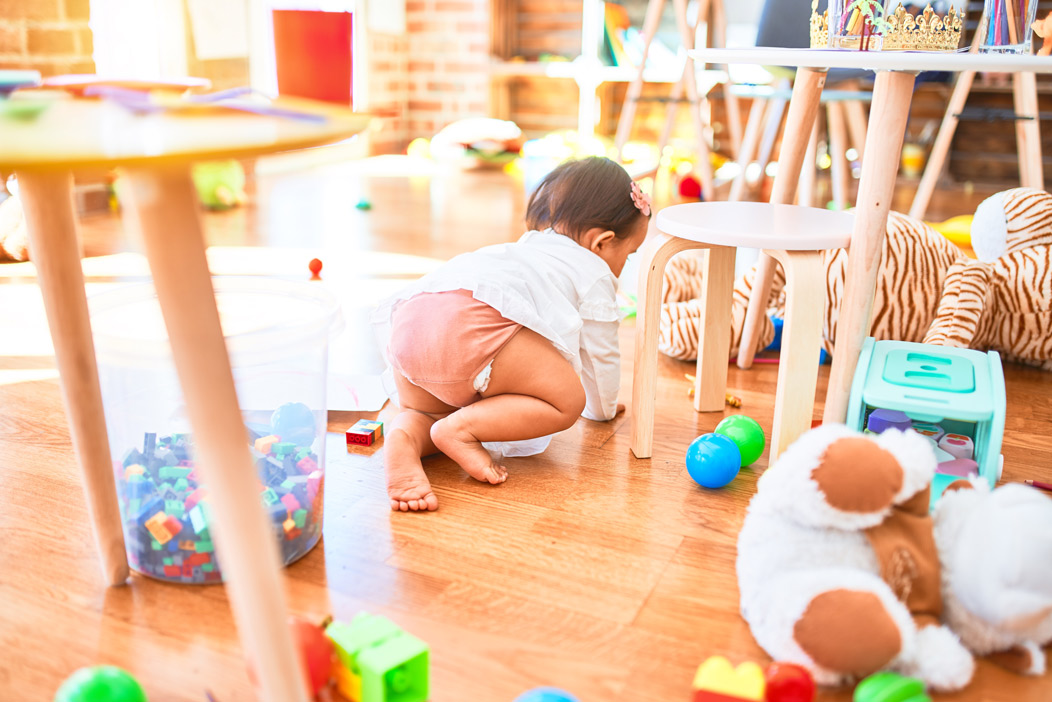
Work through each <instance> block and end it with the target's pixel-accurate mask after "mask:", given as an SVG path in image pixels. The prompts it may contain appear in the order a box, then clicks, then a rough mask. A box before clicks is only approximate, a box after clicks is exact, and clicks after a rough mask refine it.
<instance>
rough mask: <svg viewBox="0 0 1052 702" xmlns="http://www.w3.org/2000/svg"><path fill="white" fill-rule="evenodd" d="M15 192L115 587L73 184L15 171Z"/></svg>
mask: <svg viewBox="0 0 1052 702" xmlns="http://www.w3.org/2000/svg"><path fill="white" fill-rule="evenodd" d="M18 186H19V189H20V198H21V200H22V209H23V212H24V213H25V219H26V230H27V233H28V235H29V249H30V258H31V259H32V261H33V263H34V265H35V266H36V268H37V281H38V283H39V284H40V292H41V295H42V296H43V298H44V310H45V311H46V312H47V320H48V327H49V328H50V329H51V339H52V341H53V342H54V345H55V361H56V363H57V364H58V370H59V382H60V383H61V386H62V399H63V400H64V402H65V405H66V416H67V417H69V430H70V435H71V438H72V439H73V448H74V450H75V451H76V455H77V462H78V463H79V464H80V472H81V479H82V481H83V483H84V496H85V497H86V498H87V503H88V517H89V519H91V527H92V533H93V534H94V536H95V548H96V550H97V551H98V553H99V560H100V561H101V566H102V575H103V578H104V579H105V581H106V584H107V585H121V584H123V583H124V582H125V581H126V580H127V579H128V560H127V555H126V553H125V550H124V533H123V531H122V530H121V514H120V507H119V506H118V504H117V488H116V484H115V481H114V477H113V463H112V462H111V459H110V444H109V439H108V437H107V434H106V419H105V416H104V415H103V411H102V391H101V389H100V387H99V376H98V370H97V367H96V365H95V345H94V342H93V341H92V337H91V322H90V320H89V317H88V301H87V297H86V296H85V294H84V274H83V271H82V270H81V267H80V255H79V251H80V245H79V243H78V237H77V230H76V224H75V218H74V214H73V176H72V175H71V174H70V173H61V172H53V173H37V172H32V171H21V172H19V173H18Z"/></svg>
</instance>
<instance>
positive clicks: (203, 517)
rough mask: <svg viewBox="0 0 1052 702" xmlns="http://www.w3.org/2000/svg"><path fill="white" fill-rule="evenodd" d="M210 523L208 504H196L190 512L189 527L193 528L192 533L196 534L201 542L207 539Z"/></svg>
mask: <svg viewBox="0 0 1052 702" xmlns="http://www.w3.org/2000/svg"><path fill="white" fill-rule="evenodd" d="M211 521H212V517H211V515H210V514H209V511H208V503H206V502H198V503H197V504H196V505H194V508H193V509H192V510H190V525H191V526H193V528H194V533H195V534H197V536H198V538H200V539H202V540H205V539H208V538H209V535H208V524H209V522H211Z"/></svg>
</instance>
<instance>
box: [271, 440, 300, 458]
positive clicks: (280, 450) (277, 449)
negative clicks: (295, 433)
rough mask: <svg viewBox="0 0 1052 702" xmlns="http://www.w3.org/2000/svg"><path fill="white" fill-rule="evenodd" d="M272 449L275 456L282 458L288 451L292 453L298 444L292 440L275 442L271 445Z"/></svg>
mask: <svg viewBox="0 0 1052 702" xmlns="http://www.w3.org/2000/svg"><path fill="white" fill-rule="evenodd" d="M270 450H271V452H272V453H273V454H274V455H275V456H278V457H279V458H280V457H281V456H284V455H285V454H286V453H292V452H293V451H295V450H296V444H294V443H292V442H291V441H282V442H281V443H280V444H274V445H273V446H271V447H270Z"/></svg>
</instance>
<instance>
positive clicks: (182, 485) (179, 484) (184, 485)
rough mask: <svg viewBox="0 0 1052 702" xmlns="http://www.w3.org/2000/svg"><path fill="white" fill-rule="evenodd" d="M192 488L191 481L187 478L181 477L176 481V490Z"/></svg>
mask: <svg viewBox="0 0 1052 702" xmlns="http://www.w3.org/2000/svg"><path fill="white" fill-rule="evenodd" d="M189 489H190V481H189V480H187V479H186V478H179V479H178V480H176V481H175V490H176V492H179V493H183V492H186V491H187V490H189Z"/></svg>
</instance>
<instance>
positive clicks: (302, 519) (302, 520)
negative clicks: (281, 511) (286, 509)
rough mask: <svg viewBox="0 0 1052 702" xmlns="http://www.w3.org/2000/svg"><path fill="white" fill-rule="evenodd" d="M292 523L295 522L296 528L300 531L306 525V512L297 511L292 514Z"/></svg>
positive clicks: (302, 510) (303, 510)
mask: <svg viewBox="0 0 1052 702" xmlns="http://www.w3.org/2000/svg"><path fill="white" fill-rule="evenodd" d="M292 521H294V522H296V526H297V527H298V528H300V529H302V528H303V525H304V524H306V523H307V510H305V509H298V510H296V511H295V512H293V513H292Z"/></svg>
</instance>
